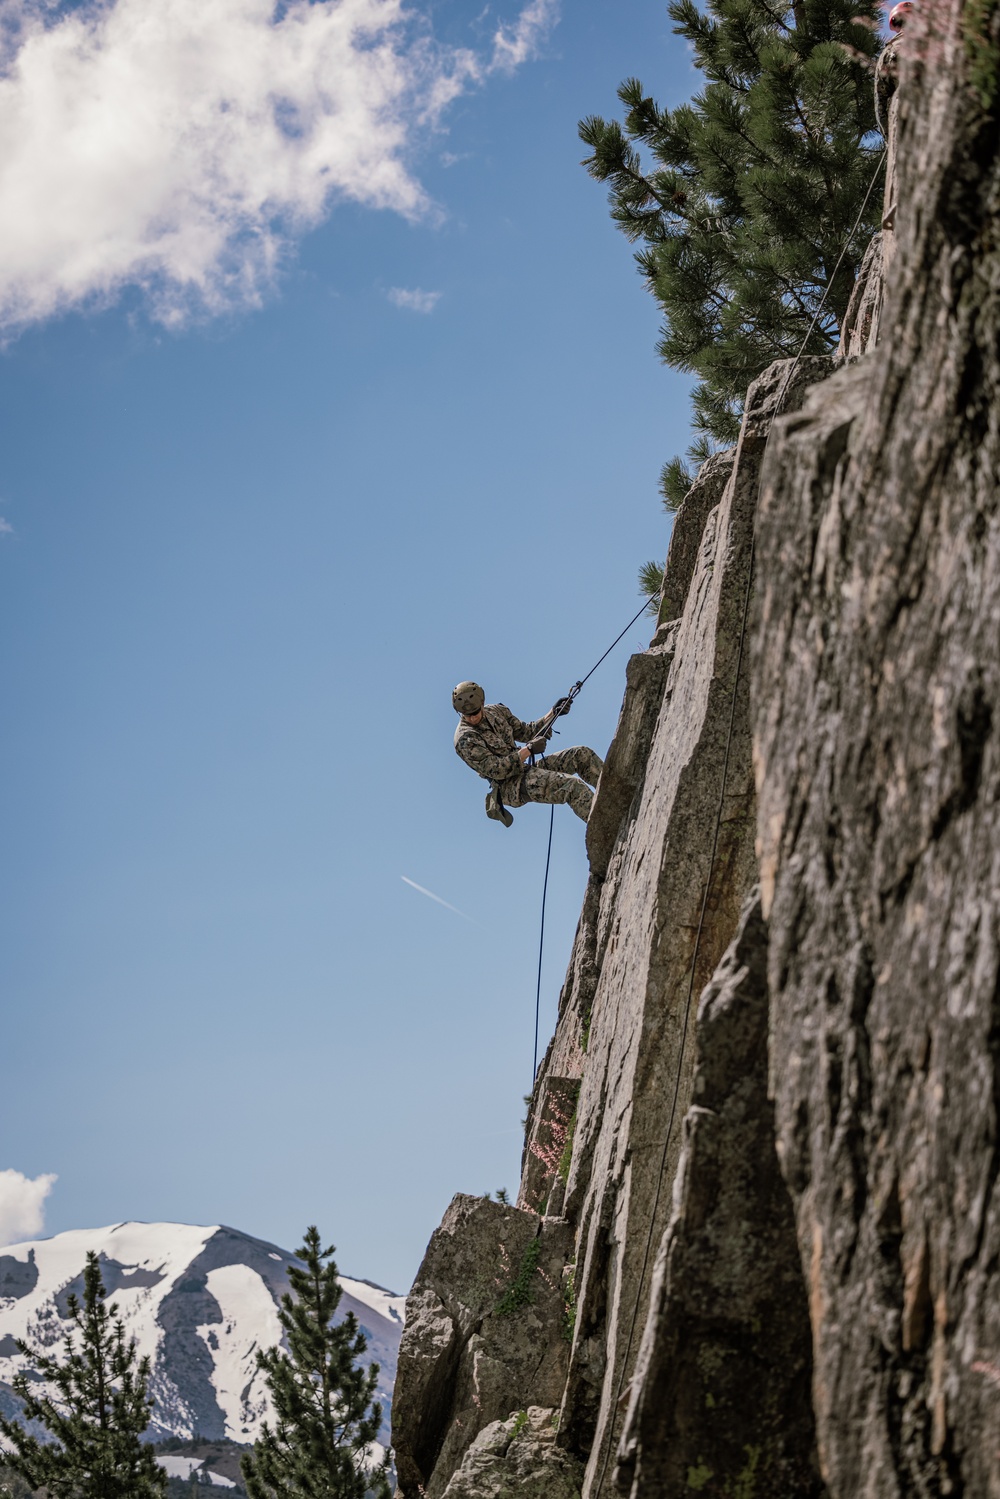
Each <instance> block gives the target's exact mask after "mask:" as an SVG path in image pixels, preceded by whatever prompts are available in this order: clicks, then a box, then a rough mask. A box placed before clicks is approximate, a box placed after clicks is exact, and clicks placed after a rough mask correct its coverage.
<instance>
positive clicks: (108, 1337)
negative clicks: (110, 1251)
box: [0, 1252, 167, 1499]
mask: <svg viewBox="0 0 1000 1499" xmlns="http://www.w3.org/2000/svg"><path fill="white" fill-rule="evenodd" d="M104 1295H105V1291H104V1285H103V1283H102V1281H101V1268H100V1264H99V1262H98V1258H97V1255H96V1254H94V1253H93V1252H90V1253H88V1255H87V1264H86V1268H85V1269H84V1272H83V1304H82V1305H81V1304H80V1302H79V1300H78V1299H77V1297H76V1296H75V1295H73V1294H71V1295H70V1296H69V1298H68V1300H67V1310H68V1312H69V1319H70V1321H71V1322H72V1324H73V1331H72V1332H70V1334H69V1336H68V1337H67V1338H66V1341H65V1344H64V1348H63V1358H62V1359H55V1358H52V1357H50V1356H49V1355H48V1354H45V1353H41V1352H39V1351H37V1350H36V1349H33V1348H31V1347H30V1345H29V1344H27V1343H25V1342H22V1341H21V1340H20V1339H18V1345H17V1346H18V1348H19V1349H20V1351H21V1353H22V1354H24V1356H25V1357H26V1358H28V1359H30V1361H31V1364H32V1366H33V1370H32V1372H33V1377H30V1376H29V1375H28V1374H27V1373H26V1372H22V1373H20V1374H17V1375H16V1376H15V1377H14V1380H13V1382H12V1383H13V1389H14V1393H15V1394H16V1395H18V1396H19V1397H20V1399H21V1400H22V1401H23V1403H24V1417H25V1419H26V1420H29V1421H40V1422H41V1424H42V1425H43V1426H44V1427H45V1429H46V1431H47V1432H49V1434H50V1435H51V1437H52V1438H54V1440H53V1441H52V1442H44V1443H43V1442H40V1441H38V1440H37V1439H36V1438H35V1437H33V1436H30V1435H29V1434H28V1432H27V1431H25V1429H24V1427H23V1426H20V1425H19V1424H18V1423H17V1422H16V1421H8V1420H5V1419H4V1418H3V1417H0V1435H2V1436H3V1438H4V1440H5V1448H4V1451H3V1454H2V1455H3V1458H4V1461H5V1462H6V1463H8V1464H9V1466H10V1467H11V1468H13V1469H14V1471H15V1472H16V1473H18V1474H19V1475H20V1476H21V1477H22V1478H23V1479H24V1480H25V1481H26V1482H27V1483H29V1484H30V1485H31V1487H32V1488H33V1489H39V1488H44V1489H46V1490H47V1491H48V1493H49V1494H50V1495H52V1496H53V1499H158V1496H161V1495H163V1494H165V1493H166V1489H167V1476H166V1473H165V1472H164V1471H163V1469H162V1468H161V1467H159V1465H158V1464H157V1462H156V1458H155V1457H154V1455H153V1449H152V1447H151V1446H150V1445H149V1444H148V1443H146V1442H143V1441H142V1434H143V1432H144V1431H145V1430H146V1427H147V1426H148V1425H149V1414H150V1411H151V1410H152V1407H153V1402H152V1400H150V1399H149V1397H148V1395H147V1393H146V1391H147V1387H148V1384H149V1360H148V1358H142V1359H139V1360H138V1361H137V1360H136V1352H135V1343H134V1342H132V1341H131V1340H129V1341H128V1342H126V1340H125V1329H124V1327H123V1325H122V1323H121V1321H120V1320H118V1308H117V1306H114V1305H112V1306H110V1307H107V1306H105V1304H104ZM77 1339H79V1346H77ZM39 1376H40V1377H41V1381H44V1383H43V1384H40V1383H39ZM42 1390H45V1391H46V1393H40V1391H42ZM48 1391H51V1392H52V1393H48Z"/></svg>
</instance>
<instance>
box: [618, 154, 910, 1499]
mask: <svg viewBox="0 0 1000 1499" xmlns="http://www.w3.org/2000/svg"><path fill="white" fill-rule="evenodd" d="M887 151H888V147H886V149H885V150H883V151H882V153H881V155H880V156H879V159H878V164H877V165H876V168H875V173H874V175H873V177H872V180H871V182H869V184H868V190H867V192H866V193H865V196H864V198H863V199H862V202H861V207H860V209H859V210H858V216H857V218H856V219H855V221H854V223H853V225H852V227H851V230H850V233H849V234H848V236H847V238H846V240H845V241H844V248H843V249H842V250H841V252H840V256H839V258H838V260H837V264H836V265H835V266H834V268H833V275H832V276H831V277H830V278H829V280H828V281H827V283H826V288H825V290H824V292H823V295H822V297H821V298H820V303H819V306H818V307H817V308H816V311H815V313H814V314H813V318H812V321H811V323H810V324H809V327H808V329H807V330H806V336H805V338H804V339H803V340H802V342H801V344H800V345H799V349H798V352H797V353H796V355H795V357H794V359H793V360H792V362H791V365H790V366H789V369H788V373H787V374H786V376H785V378H784V380H783V381H782V384H781V389H780V391H779V392H778V398H777V400H776V402H775V407H774V416H773V417H772V419H771V420H772V424H773V422H774V421H776V420H777V418H778V417H779V416H780V415H781V412H782V408H783V406H784V402H785V398H786V396H787V395H788V390H789V386H790V385H791V383H792V379H793V377H794V375H795V371H796V369H797V368H798V365H799V361H800V360H801V358H802V355H803V354H804V353H805V350H806V344H807V343H808V342H809V340H810V338H811V337H812V333H813V329H814V328H815V327H816V324H817V323H818V322H819V319H820V317H821V316H822V313H823V308H824V307H825V305H826V299H827V297H828V295H829V292H830V288H831V286H832V285H833V283H834V281H835V280H836V277H837V273H838V271H839V270H840V267H841V266H842V265H843V263H844V257H845V255H846V254H847V251H848V249H849V248H850V245H851V241H852V240H853V238H854V236H855V234H856V233H857V231H858V226H859V225H860V223H861V220H862V218H863V217H864V212H865V209H866V208H867V207H868V200H869V198H870V197H871V195H872V191H873V189H874V187H875V184H876V182H877V181H878V178H879V173H880V172H881V170H882V163H883V162H884V160H885V157H886V154H887ZM755 551H756V536H755V532H754V531H751V533H750V555H749V557H748V560H747V581H746V589H745V590H744V594H743V617H742V620H741V622H740V639H739V648H738V650H737V653H736V674H735V677H734V679H733V696H732V702H731V704H730V709H729V732H728V734H727V736H726V752H725V756H724V757H723V762H722V785H721V788H720V791H719V807H718V811H717V813H716V817H715V830H714V832H713V834H712V853H711V857H710V859H709V863H708V877H707V879H706V880H705V889H704V893H703V895H702V901H701V911H700V914H699V916H698V928H697V932H696V934H695V941H694V948H693V950H692V953H691V968H690V971H689V973H688V983H687V993H686V995H685V999H684V1020H683V1024H682V1026H681V1044H680V1050H679V1052H678V1054H677V1072H676V1074H675V1077H674V1087H673V1096H672V1098H671V1100H670V1115H669V1120H668V1123H667V1132H666V1135H665V1137H664V1140H663V1150H662V1151H661V1153H660V1166H659V1171H658V1172H657V1177H656V1192H655V1193H654V1196H653V1208H652V1212H651V1213H650V1215H649V1229H648V1231H647V1233H646V1244H645V1248H644V1250H643V1256H642V1269H641V1271H640V1273H639V1280H638V1283H637V1285H636V1293H635V1300H634V1302H633V1304H632V1316H631V1318H630V1320H629V1330H628V1341H627V1343H626V1345H625V1356H624V1357H623V1359H622V1362H621V1373H620V1375H619V1378H618V1389H617V1392H616V1394H615V1399H614V1403H613V1405H612V1406H611V1423H610V1428H609V1431H608V1437H607V1441H606V1443H605V1448H604V1461H603V1463H602V1466H601V1476H600V1478H599V1480H598V1483H597V1487H596V1489H595V1490H594V1499H600V1495H601V1491H602V1489H603V1488H604V1480H605V1478H606V1476H607V1472H608V1462H609V1460H610V1457H611V1452H612V1449H613V1446H614V1436H615V1421H616V1419H617V1415H618V1410H619V1407H620V1405H621V1399H622V1393H623V1391H624V1388H625V1374H626V1370H627V1369H628V1361H629V1358H630V1356H631V1353H632V1343H633V1341H634V1338H635V1326H636V1320H637V1318H638V1313H639V1306H640V1304H641V1302H642V1291H643V1286H644V1284H645V1280H646V1271H647V1270H648V1268H649V1253H650V1249H651V1247H652V1243H653V1231H654V1229H655V1227H656V1214H657V1210H658V1209H659V1205H660V1195H661V1192H662V1189H663V1176H664V1172H665V1171H666V1166H667V1154H668V1151H669V1149H670V1141H671V1138H672V1136H673V1132H674V1122H675V1119H676V1116H677V1103H678V1099H679V1096H680V1086H681V1073H682V1069H683V1065H684V1052H685V1049H686V1047H687V1038H688V1029H689V1025H690V1020H691V1001H692V999H693V997H694V980H695V974H696V971H697V964H698V955H699V951H700V948H701V937H702V932H703V931H704V927H705V913H706V911H707V910H708V896H709V891H710V890H711V888H712V877H713V875H714V874H715V860H716V856H717V854H718V849H719V830H720V828H721V826H722V813H723V810H724V808H725V800H726V781H727V779H728V776H729V755H730V750H731V749H732V743H733V730H734V727H735V723H736V697H737V693H738V691H739V685H740V673H741V671H742V667H743V647H744V643H745V640H746V628H747V617H748V615H749V610H750V593H751V589H752V584H753V566H754V556H755Z"/></svg>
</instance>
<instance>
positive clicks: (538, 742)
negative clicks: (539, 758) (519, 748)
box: [528, 734, 549, 755]
mask: <svg viewBox="0 0 1000 1499" xmlns="http://www.w3.org/2000/svg"><path fill="white" fill-rule="evenodd" d="M548 742H549V741H548V739H547V738H546V737H545V735H544V734H539V735H538V738H537V739H531V740H529V741H528V749H529V750H530V751H531V753H532V754H533V755H544V753H545V751H546V748H547V747H548Z"/></svg>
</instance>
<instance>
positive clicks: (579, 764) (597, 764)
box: [455, 703, 604, 822]
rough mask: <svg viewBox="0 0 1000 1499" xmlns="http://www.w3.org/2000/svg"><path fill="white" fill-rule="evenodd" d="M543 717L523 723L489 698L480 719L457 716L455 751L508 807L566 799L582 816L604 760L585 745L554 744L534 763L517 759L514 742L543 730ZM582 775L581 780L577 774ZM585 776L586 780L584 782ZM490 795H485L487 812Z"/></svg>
mask: <svg viewBox="0 0 1000 1499" xmlns="http://www.w3.org/2000/svg"><path fill="white" fill-rule="evenodd" d="M545 728H546V722H545V719H544V718H536V719H535V720H534V721H533V722H531V723H522V722H521V720H520V719H519V718H515V717H514V715H513V713H512V712H511V711H510V709H509V708H505V707H504V705H503V703H487V704H486V706H485V707H484V709H483V716H482V719H481V720H480V722H479V723H478V724H475V725H473V724H470V723H466V722H465V720H464V719H461V720H460V721H459V725H458V728H457V729H456V730H455V752H456V754H458V755H459V756H460V757H461V758H462V759H463V760H464V761H465V763H466V765H470V766H471V767H472V769H473V770H474V771H475V772H476V774H477V775H480V776H482V777H483V780H485V781H489V783H490V787H491V797H492V796H493V795H495V796H498V797H499V798H500V799H501V801H502V802H503V803H504V805H505V806H507V807H523V806H524V804H525V802H557V803H558V802H568V803H569V805H570V806H571V807H572V808H573V811H574V812H575V813H576V815H577V817H582V818H583V821H584V822H586V821H587V818H588V817H589V816H590V808H591V804H592V802H593V800H594V793H593V791H592V790H591V789H590V788H591V786H596V785H597V778H598V776H599V775H600V773H601V771H602V769H603V766H604V762H603V761H602V760H601V758H600V756H599V755H595V754H594V751H593V750H592V749H587V747H586V746H585V745H575V746H574V747H573V748H572V749H564V750H556V751H555V752H554V753H553V754H551V755H544V756H539V757H538V758H537V760H536V761H535V764H534V765H533V766H525V765H522V764H521V760H520V757H519V755H518V753H517V745H518V744H519V743H520V744H527V743H528V741H529V740H530V739H534V738H535V737H536V736H537V735H538V734H541V733H544V731H545ZM578 776H582V777H583V779H582V780H578V779H577V777H578ZM585 782H589V783H590V784H589V785H586V784H585ZM491 797H487V799H486V804H487V812H488V813H489V815H490V816H491V817H492V816H495V815H497V814H496V813H494V812H492V811H490V802H491Z"/></svg>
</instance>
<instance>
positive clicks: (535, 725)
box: [504, 708, 548, 744]
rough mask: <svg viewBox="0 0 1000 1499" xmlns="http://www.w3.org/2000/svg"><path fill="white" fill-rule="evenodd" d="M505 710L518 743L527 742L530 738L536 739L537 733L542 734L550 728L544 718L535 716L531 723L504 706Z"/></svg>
mask: <svg viewBox="0 0 1000 1499" xmlns="http://www.w3.org/2000/svg"><path fill="white" fill-rule="evenodd" d="M504 712H505V713H506V715H507V718H508V719H509V721H510V730H511V733H512V734H513V735H514V738H515V739H516V740H517V742H518V744H527V742H528V740H529V739H534V738H535V736H536V734H541V733H542V732H543V730H544V729H546V728H548V725H547V724H546V722H545V719H544V718H533V719H532V720H531V722H530V723H522V722H521V720H520V719H519V718H515V717H514V715H513V713H512V712H511V711H510V709H509V708H504Z"/></svg>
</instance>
